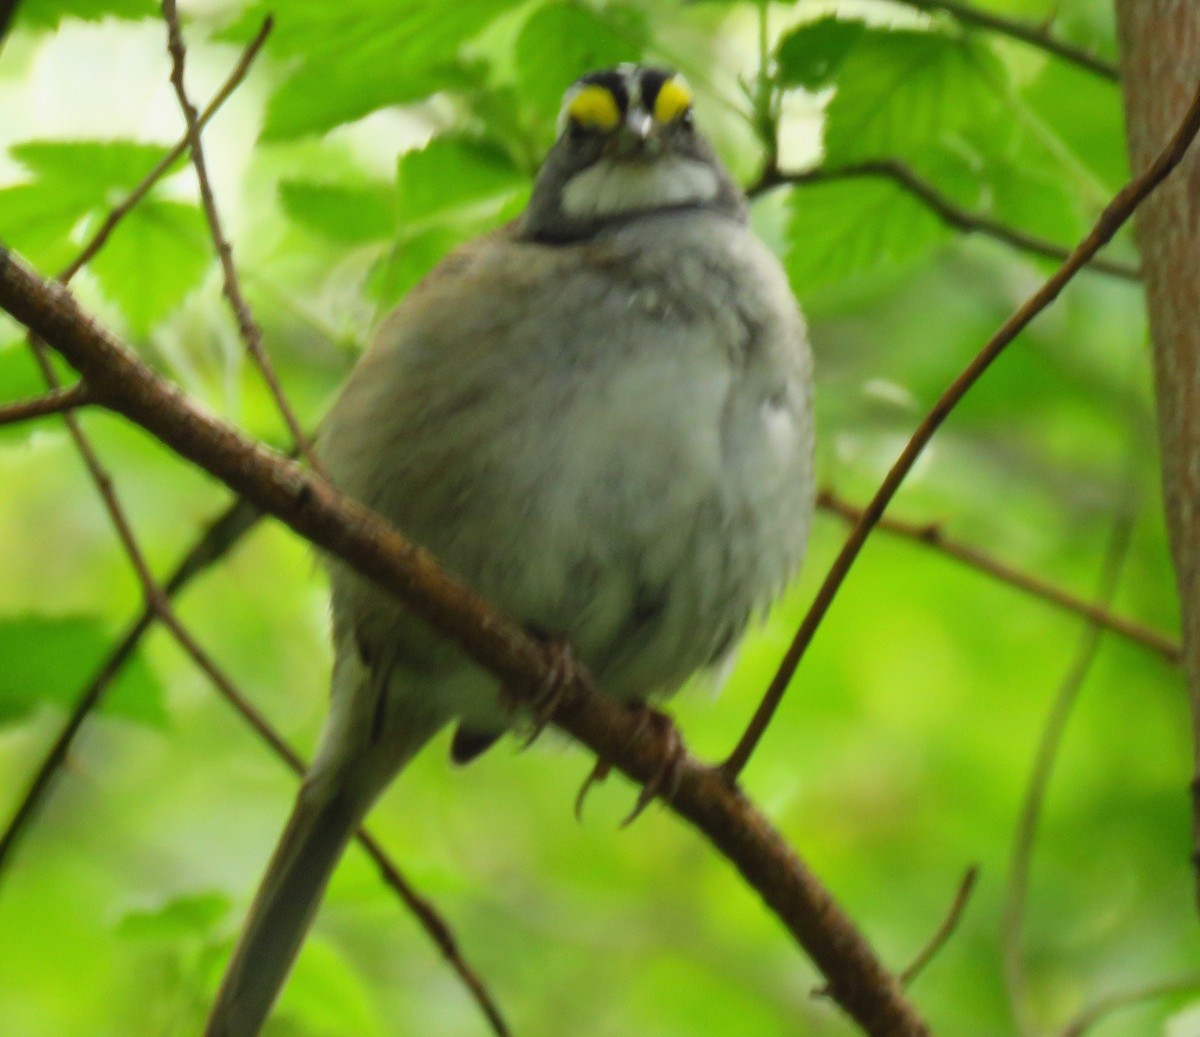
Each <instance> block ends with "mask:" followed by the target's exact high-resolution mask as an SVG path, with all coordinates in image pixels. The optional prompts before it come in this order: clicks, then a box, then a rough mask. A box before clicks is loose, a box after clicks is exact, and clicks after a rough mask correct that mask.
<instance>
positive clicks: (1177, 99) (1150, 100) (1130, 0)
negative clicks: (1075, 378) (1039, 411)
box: [1116, 0, 1200, 903]
mask: <svg viewBox="0 0 1200 1037" xmlns="http://www.w3.org/2000/svg"><path fill="white" fill-rule="evenodd" d="M1116 11H1117V31H1118V37H1119V41H1120V46H1121V73H1122V80H1123V82H1124V84H1125V118H1126V132H1127V136H1128V144H1129V157H1130V163H1131V165H1132V166H1133V171H1134V173H1135V174H1136V173H1138V172H1140V171H1141V170H1143V169H1145V168H1146V166H1147V165H1148V164H1149V163H1150V162H1151V161H1153V159H1154V156H1155V155H1156V154H1157V152H1158V150H1159V149H1160V148H1161V147H1162V145H1163V143H1164V142H1165V141H1166V140H1167V138H1168V137H1169V136H1170V135H1171V133H1172V132H1173V130H1174V129H1175V127H1176V125H1178V120H1179V119H1180V118H1181V117H1182V115H1183V112H1184V111H1185V110H1186V109H1187V106H1188V103H1189V101H1190V100H1191V98H1192V96H1193V95H1194V94H1195V92H1196V87H1197V84H1198V83H1200V0H1116ZM1135 228H1136V234H1137V241H1138V247H1139V249H1140V250H1141V253H1142V259H1143V262H1144V272H1145V283H1146V301H1147V306H1148V310H1149V317H1150V329H1151V335H1152V338H1153V343H1154V350H1153V352H1154V375H1155V391H1156V396H1157V400H1158V434H1159V443H1160V448H1161V451H1162V479H1163V493H1164V496H1165V500H1166V513H1167V528H1168V532H1169V534H1170V540H1171V552H1172V555H1173V558H1174V563H1175V574H1176V584H1177V587H1178V591H1179V598H1180V608H1181V613H1182V625H1183V649H1184V665H1185V667H1186V671H1187V675H1188V687H1189V693H1190V700H1191V705H1192V729H1193V739H1194V741H1193V745H1194V747H1195V750H1196V761H1195V762H1196V769H1195V771H1194V773H1195V774H1197V775H1200V522H1198V521H1197V519H1198V518H1200V153H1196V152H1193V153H1192V154H1191V155H1189V156H1188V157H1187V158H1186V159H1185V160H1184V162H1183V164H1182V166H1181V167H1180V169H1179V170H1178V171H1177V172H1176V174H1175V176H1174V177H1173V178H1172V179H1171V180H1169V181H1168V182H1167V183H1165V184H1164V185H1163V187H1162V189H1161V190H1159V191H1158V192H1156V193H1155V195H1154V196H1153V197H1152V198H1151V199H1150V200H1149V201H1148V202H1147V203H1146V204H1145V205H1144V206H1142V208H1141V210H1140V211H1139V212H1138V216H1137V222H1136V224H1135ZM1192 794H1193V799H1192V802H1193V807H1192V810H1193V814H1192V818H1193V850H1194V854H1193V856H1194V860H1195V863H1196V865H1197V886H1196V896H1197V902H1198V903H1200V781H1197V780H1194V781H1193V784H1192Z"/></svg>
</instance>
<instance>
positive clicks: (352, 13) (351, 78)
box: [223, 0, 509, 140]
mask: <svg viewBox="0 0 1200 1037" xmlns="http://www.w3.org/2000/svg"><path fill="white" fill-rule="evenodd" d="M508 6H509V0H473V2H472V3H459V4H431V3H427V2H425V0H400V2H397V3H389V4H380V3H378V2H377V0H342V2H340V3H335V4H331V3H326V2H325V0H290V2H289V3H288V4H286V5H284V6H283V7H280V6H279V5H277V4H275V3H255V4H252V5H251V6H250V7H249V8H248V9H247V10H246V11H245V12H244V14H243V15H242V17H241V18H240V19H239V20H238V21H237V23H236V24H235V25H233V26H232V27H231V28H230V29H228V30H227V31H226V32H225V33H224V34H223V36H224V38H226V39H236V40H244V39H247V38H248V37H249V36H250V35H251V34H253V33H254V32H255V31H257V29H258V27H259V26H260V25H261V24H262V20H263V18H264V17H265V16H266V15H267V14H270V13H274V15H275V31H274V33H273V34H272V39H271V47H272V50H273V51H274V53H275V54H277V55H280V56H282V57H284V58H294V59H296V62H295V65H296V67H295V70H294V71H293V72H292V74H291V75H290V76H289V78H288V79H287V80H286V81H285V82H284V84H283V85H282V86H281V87H280V88H279V89H278V90H277V91H276V92H275V94H274V95H273V96H272V98H271V100H270V102H269V104H268V108H267V118H266V124H265V126H264V128H263V136H264V137H267V138H269V139H276V140H278V139H285V138H294V137H299V136H303V135H305V134H309V133H324V132H325V131H327V130H330V129H332V128H333V127H335V126H338V125H341V124H342V123H345V122H350V121H352V120H354V119H360V118H362V117H363V116H364V115H368V114H370V113H371V112H373V111H375V110H376V109H378V108H383V107H385V106H387V105H392V104H402V103H406V102H411V101H416V100H420V99H422V98H425V97H428V96H430V95H432V94H434V93H436V92H437V91H439V90H441V89H443V88H444V87H445V85H446V82H447V79H448V78H449V73H448V70H449V69H450V68H451V67H452V66H453V65H454V63H455V62H456V60H457V58H458V52H459V49H460V48H461V47H462V45H463V44H464V43H466V42H467V41H468V40H470V39H471V38H473V37H474V36H476V35H478V34H479V33H480V32H481V31H482V30H483V29H484V28H485V27H486V26H487V25H488V24H489V23H490V22H491V21H492V20H493V19H494V18H495V17H496V15H498V14H499V13H500V12H502V11H503V10H505V8H507V7H508Z"/></svg>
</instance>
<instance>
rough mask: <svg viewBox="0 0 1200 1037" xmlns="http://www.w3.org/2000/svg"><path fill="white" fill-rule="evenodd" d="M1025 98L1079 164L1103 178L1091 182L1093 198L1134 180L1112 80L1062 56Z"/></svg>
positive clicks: (1029, 88)
mask: <svg viewBox="0 0 1200 1037" xmlns="http://www.w3.org/2000/svg"><path fill="white" fill-rule="evenodd" d="M1022 100H1024V101H1025V103H1026V104H1027V105H1028V106H1029V111H1030V113H1031V114H1032V116H1033V119H1034V120H1035V121H1036V123H1037V124H1038V125H1039V126H1040V128H1041V129H1042V130H1043V132H1045V131H1046V130H1049V131H1050V133H1048V134H1046V135H1047V136H1049V137H1052V139H1053V140H1054V144H1055V146H1056V147H1058V148H1061V149H1063V150H1064V151H1065V152H1066V153H1067V154H1069V155H1070V156H1072V157H1073V158H1074V160H1076V162H1077V163H1078V164H1080V165H1081V166H1082V167H1083V168H1084V169H1085V170H1086V173H1087V174H1088V175H1089V176H1090V177H1092V178H1094V179H1095V180H1099V182H1100V183H1099V185H1096V184H1095V183H1093V184H1091V185H1088V186H1090V187H1091V188H1092V197H1093V198H1094V199H1096V200H1097V201H1098V200H1099V198H1100V197H1101V196H1104V195H1108V194H1110V193H1112V192H1115V191H1116V190H1117V189H1118V188H1119V187H1120V186H1121V185H1122V184H1124V183H1125V182H1126V181H1127V180H1128V179H1129V163H1128V158H1127V154H1126V151H1125V138H1124V126H1125V119H1124V113H1123V112H1122V110H1121V91H1120V88H1119V87H1117V86H1116V85H1115V84H1113V83H1108V82H1105V81H1103V80H1099V79H1097V78H1096V77H1095V76H1093V75H1091V74H1089V73H1087V72H1084V71H1083V70H1081V69H1078V68H1074V67H1072V66H1069V65H1067V64H1066V63H1065V62H1061V61H1048V62H1046V64H1045V67H1044V68H1043V69H1042V71H1041V74H1040V75H1038V76H1037V78H1036V79H1034V80H1033V82H1031V83H1030V84H1028V85H1027V86H1026V87H1025V88H1024V90H1022Z"/></svg>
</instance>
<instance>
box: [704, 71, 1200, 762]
mask: <svg viewBox="0 0 1200 1037" xmlns="http://www.w3.org/2000/svg"><path fill="white" fill-rule="evenodd" d="M1198 131H1200V92H1197V93H1196V94H1195V96H1194V97H1193V100H1192V103H1191V107H1190V108H1189V109H1188V111H1187V114H1186V115H1185V117H1184V119H1183V121H1182V123H1181V124H1180V125H1179V127H1178V128H1177V129H1176V131H1175V134H1174V136H1173V137H1172V139H1171V141H1170V142H1169V143H1168V144H1167V146H1166V148H1165V149H1164V150H1163V151H1161V152H1160V153H1159V155H1158V158H1157V159H1156V160H1155V161H1154V163H1153V164H1152V165H1151V166H1150V167H1149V169H1147V171H1146V172H1145V173H1143V174H1142V175H1141V176H1139V177H1136V178H1135V179H1134V180H1132V181H1131V182H1130V183H1129V184H1127V185H1126V186H1125V187H1123V188H1122V189H1121V190H1120V191H1119V192H1118V193H1117V195H1116V197H1115V198H1114V199H1113V200H1112V201H1111V202H1110V203H1109V204H1108V206H1107V207H1106V208H1105V210H1104V212H1102V213H1101V214H1100V218H1099V220H1097V222H1096V225H1095V227H1093V228H1092V230H1091V232H1090V233H1089V234H1088V236H1087V237H1086V238H1084V239H1083V241H1081V242H1080V243H1079V245H1078V246H1076V248H1075V250H1074V251H1073V252H1072V253H1071V257H1070V259H1068V260H1067V262H1066V263H1064V264H1063V265H1062V266H1061V267H1060V268H1059V269H1058V270H1057V271H1056V272H1055V273H1054V275H1053V276H1052V277H1051V278H1050V279H1049V280H1048V281H1046V283H1045V284H1043V285H1042V287H1041V288H1039V289H1038V290H1037V291H1036V292H1035V293H1034V294H1033V295H1032V296H1030V298H1029V299H1028V300H1027V301H1026V302H1025V303H1024V305H1022V306H1021V308H1020V309H1018V310H1017V312H1016V313H1014V314H1013V315H1012V316H1011V317H1010V318H1009V319H1008V320H1007V321H1005V323H1004V325H1003V327H1001V328H1000V330H999V331H997V332H996V334H995V335H993V336H992V338H991V340H990V341H989V342H988V343H987V344H986V345H985V346H984V347H983V349H982V350H980V352H979V353H978V354H977V355H976V357H975V358H974V359H973V360H972V361H971V362H970V363H969V364H968V365H967V367H966V368H965V369H964V370H963V372H962V373H961V374H960V375H959V376H958V377H957V378H956V379H955V380H954V381H953V382H951V383H950V385H949V386H948V387H947V388H946V391H945V392H944V393H942V395H941V397H940V398H939V399H938V401H937V402H936V403H935V404H934V405H933V409H932V410H931V411H930V412H929V414H928V415H927V416H926V418H925V420H924V421H922V422H921V424H920V426H919V427H918V428H917V430H916V431H915V432H914V433H913V435H912V438H911V439H909V441H908V443H907V444H906V445H905V447H904V449H903V450H902V451H901V453H900V456H899V457H898V458H897V459H896V461H895V463H894V464H893V465H892V467H891V469H890V470H889V471H888V473H887V475H886V476H885V477H884V480H883V482H882V484H881V485H880V487H879V489H878V490H877V491H876V492H875V496H874V497H872V498H871V500H870V502H869V503H868V504H867V506H866V508H865V509H864V511H863V514H862V517H861V518H860V519H859V520H858V522H857V523H855V526H854V528H853V529H852V530H851V531H850V535H849V536H848V537H847V539H846V542H845V544H844V545H843V546H842V550H841V552H840V553H839V554H838V556H837V558H836V559H835V560H834V563H833V565H832V567H831V568H830V570H829V572H828V574H826V577H825V580H824V582H823V583H822V584H821V587H820V589H819V590H818V591H817V596H816V598H815V599H814V601H813V604H812V606H811V607H810V608H809V611H808V614H807V615H806V616H805V617H804V621H803V622H802V623H801V624H800V629H799V630H797V631H796V636H795V638H794V639H793V640H792V644H791V646H790V647H789V648H788V650H787V653H786V654H785V656H784V658H783V661H782V663H781V664H780V667H779V670H778V672H777V673H776V674H775V677H774V678H773V679H772V681H771V685H770V687H769V688H767V691H766V693H765V694H764V696H763V700H762V702H761V703H760V704H759V707H758V709H757V710H756V712H755V714H754V716H753V717H752V718H751V720H750V723H749V725H748V726H747V727H746V731H745V733H744V734H743V735H742V737H741V739H740V740H739V741H738V744H737V745H736V746H735V747H734V750H733V752H732V753H730V755H729V758H728V759H727V760H726V761H725V763H724V764H723V765H722V770H723V771H724V773H725V775H726V778H727V779H728V780H729V781H730V782H731V783H732V782H735V781H736V780H737V777H738V775H739V774H741V772H742V768H744V767H745V766H746V763H747V761H748V760H749V759H750V756H751V754H752V753H753V752H754V749H755V747H756V746H757V745H758V743H759V740H760V739H761V738H762V736H763V734H764V733H765V732H766V730H767V726H768V725H769V724H770V722H771V718H772V717H773V716H774V715H775V710H776V709H778V708H779V703H780V702H781V701H782V700H783V696H784V693H785V692H786V691H787V688H788V685H789V684H790V683H791V680H792V677H793V675H794V674H795V672H796V667H797V666H799V665H800V660H801V658H803V656H804V653H805V651H807V649H808V646H809V645H810V644H811V643H812V639H813V636H814V635H815V634H816V632H817V628H818V627H819V626H820V624H821V620H822V619H823V618H824V617H825V613H826V612H828V611H829V606H830V605H831V604H832V603H833V599H834V597H835V596H836V595H837V592H838V589H839V588H840V587H841V585H842V582H843V581H844V580H845V579H846V574H847V573H849V571H850V568H851V566H852V565H853V564H854V561H855V559H856V558H857V557H858V555H859V552H860V551H862V548H863V545H864V544H865V543H866V542H867V537H868V536H870V534H871V531H872V530H873V529H874V528H875V526H876V525H878V523H879V520H880V519H881V518H882V517H883V513H884V511H885V510H886V508H887V506H888V504H890V503H891V500H892V498H893V497H894V496H895V495H896V491H897V490H898V489H899V488H900V486H901V484H902V483H903V482H904V480H905V478H906V477H907V476H908V473H909V472H910V471H912V467H913V465H914V464H916V461H917V458H919V457H920V456H921V453H922V452H923V451H924V449H925V447H926V446H928V445H929V441H930V440H931V439H932V438H933V435H934V433H935V432H937V430H938V429H939V428H940V427H941V425H942V422H944V421H945V420H946V418H948V417H949V416H950V414H951V412H952V411H953V410H954V408H955V407H956V406H957V405H958V404H959V402H960V401H961V400H962V398H963V397H964V396H966V394H967V392H968V391H969V390H970V388H971V386H973V385H974V384H975V383H976V382H977V381H978V380H979V379H980V378H981V377H982V376H983V373H984V372H985V371H986V370H987V369H988V368H989V367H990V366H991V365H992V363H993V362H994V361H995V360H996V358H997V357H999V356H1000V354H1001V353H1002V352H1004V350H1005V348H1006V347H1007V346H1008V345H1009V343H1011V342H1012V341H1013V339H1015V338H1016V337H1017V335H1019V334H1020V333H1021V332H1022V331H1023V330H1024V329H1025V328H1026V327H1027V326H1028V325H1029V324H1030V322H1032V321H1033V319H1034V318H1035V317H1037V316H1038V314H1040V313H1041V312H1042V311H1043V310H1045V309H1046V307H1048V306H1049V305H1050V304H1051V303H1052V302H1053V301H1054V300H1055V299H1056V298H1058V295H1059V293H1060V292H1062V290H1063V289H1064V288H1065V287H1066V286H1067V285H1068V284H1069V283H1070V281H1071V279H1072V278H1073V277H1074V276H1075V275H1076V274H1077V273H1079V271H1080V270H1082V269H1083V267H1084V266H1086V265H1087V263H1088V262H1090V261H1091V259H1092V257H1094V256H1095V255H1096V253H1097V252H1099V251H1100V249H1101V248H1103V247H1104V246H1105V245H1106V244H1107V243H1108V242H1109V241H1110V240H1111V239H1112V237H1113V235H1114V234H1116V232H1117V231H1118V230H1120V228H1121V227H1122V226H1123V225H1124V224H1125V223H1126V221H1128V220H1129V218H1130V217H1131V216H1132V215H1133V213H1134V212H1135V211H1136V209H1137V207H1138V206H1139V205H1141V203H1142V202H1143V201H1144V200H1145V199H1146V198H1147V197H1148V196H1149V195H1150V193H1151V192H1152V191H1153V190H1154V189H1155V188H1156V187H1158V185H1159V184H1161V183H1162V182H1163V181H1164V180H1165V179H1166V178H1167V176H1169V175H1170V173H1171V171H1172V170H1173V169H1174V168H1175V167H1176V166H1177V165H1179V163H1180V162H1181V161H1182V160H1183V156H1184V155H1185V154H1186V153H1187V151H1188V149H1189V148H1190V147H1191V143H1192V141H1193V140H1194V139H1195V136H1196V133H1197V132H1198Z"/></svg>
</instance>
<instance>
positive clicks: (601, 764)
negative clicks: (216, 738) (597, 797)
mask: <svg viewBox="0 0 1200 1037" xmlns="http://www.w3.org/2000/svg"><path fill="white" fill-rule="evenodd" d="M611 771H612V764H611V763H609V762H608V761H607V760H604V759H599V760H597V761H596V766H595V767H593V768H592V769H591V770H590V771H588V776H587V777H586V778H584V779H583V784H582V785H580V786H579V791H578V792H577V793H575V820H576V821H578V822H579V823H580V824H582V823H583V803H584V800H586V799H587V794H588V793H589V792H590V791H591V788H592V786H593V785H599V784H600V782H602V781H603V780H604V779H605V778H607V777H608V775H609V773H610V772H611Z"/></svg>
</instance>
